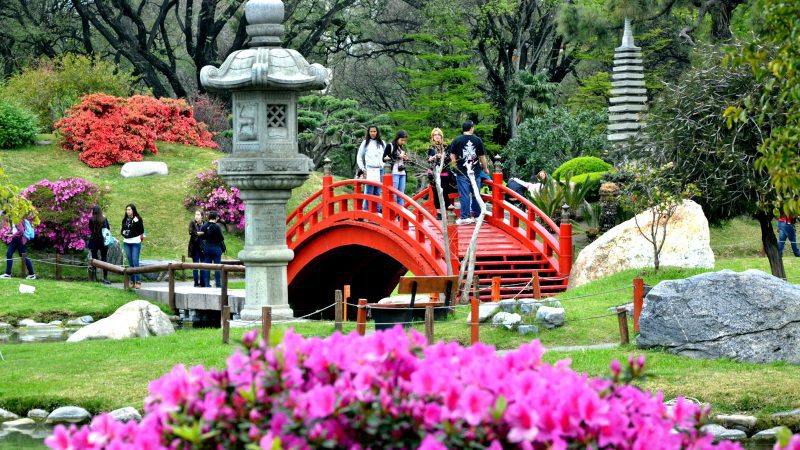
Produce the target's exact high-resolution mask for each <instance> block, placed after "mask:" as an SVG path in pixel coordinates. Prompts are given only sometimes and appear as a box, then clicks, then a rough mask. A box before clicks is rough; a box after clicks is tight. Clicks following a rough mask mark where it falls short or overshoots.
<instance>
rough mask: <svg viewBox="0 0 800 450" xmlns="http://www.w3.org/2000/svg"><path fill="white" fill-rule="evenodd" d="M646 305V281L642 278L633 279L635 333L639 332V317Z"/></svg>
mask: <svg viewBox="0 0 800 450" xmlns="http://www.w3.org/2000/svg"><path fill="white" fill-rule="evenodd" d="M642 305H644V280H643V279H641V278H634V279H633V332H634V333H638V332H639V316H640V315H641V314H642Z"/></svg>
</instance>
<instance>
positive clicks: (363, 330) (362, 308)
mask: <svg viewBox="0 0 800 450" xmlns="http://www.w3.org/2000/svg"><path fill="white" fill-rule="evenodd" d="M356 331H358V334H359V335H361V336H364V335H365V334H367V299H365V298H360V299H358V314H356Z"/></svg>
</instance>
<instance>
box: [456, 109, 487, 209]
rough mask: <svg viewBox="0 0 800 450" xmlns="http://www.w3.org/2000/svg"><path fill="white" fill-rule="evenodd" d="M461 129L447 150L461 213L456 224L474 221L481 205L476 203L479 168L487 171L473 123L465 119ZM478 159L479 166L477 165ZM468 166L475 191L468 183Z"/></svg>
mask: <svg viewBox="0 0 800 450" xmlns="http://www.w3.org/2000/svg"><path fill="white" fill-rule="evenodd" d="M461 131H462V134H461V136H459V137H457V138H455V139H454V140H453V142H452V143H450V147H448V150H447V152H448V153H449V154H450V163H451V165H453V166H455V173H456V184H457V185H458V199H459V202H460V208H461V211H460V212H461V214H460V217H459V219H458V220H456V225H464V224H468V223H474V222H475V219H474V217H478V216H479V215H480V213H481V207H480V205H479V204H478V200H477V196H478V195H481V194H480V191H481V168H483V171H484V172H486V173H487V174H488V173H489V169H488V167H487V165H486V150H484V148H483V140H481V138H479V137H478V136H475V123H474V122H472V121H471V120H467V121H466V122H464V124H463V125H462V126H461ZM479 160H480V166H478V165H477V163H478V161H479ZM468 166H469V167H472V169H473V171H474V172H475V184H477V185H478V190H477V191H473V190H472V183H470V180H469V176H468V174H467V167H468ZM476 166H477V167H476ZM470 213H471V214H472V215H470Z"/></svg>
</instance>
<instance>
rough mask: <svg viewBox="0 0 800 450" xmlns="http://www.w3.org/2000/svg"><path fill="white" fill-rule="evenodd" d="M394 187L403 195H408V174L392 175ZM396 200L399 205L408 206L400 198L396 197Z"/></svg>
mask: <svg viewBox="0 0 800 450" xmlns="http://www.w3.org/2000/svg"><path fill="white" fill-rule="evenodd" d="M392 186H394V188H395V189H397V190H398V191H400V192H402V193H404V194H405V193H406V174H404V173H393V174H392ZM394 200H395V201H396V202H397V204H398V205H400V206H403V205H405V204H406V201H405V200H403V199H402V198H400V197H399V196H397V195H395V196H394Z"/></svg>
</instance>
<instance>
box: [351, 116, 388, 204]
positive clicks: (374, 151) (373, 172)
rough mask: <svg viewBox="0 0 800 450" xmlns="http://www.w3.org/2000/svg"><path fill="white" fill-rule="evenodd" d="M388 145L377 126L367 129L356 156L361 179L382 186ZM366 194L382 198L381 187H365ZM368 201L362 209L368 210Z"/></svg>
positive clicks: (371, 185)
mask: <svg viewBox="0 0 800 450" xmlns="http://www.w3.org/2000/svg"><path fill="white" fill-rule="evenodd" d="M385 147H386V144H384V142H383V141H382V140H381V131H380V130H379V129H378V127H376V126H375V125H370V126H368V127H367V133H366V134H365V135H364V141H363V142H361V145H360V146H359V147H358V153H357V154H356V163H358V170H359V172H360V174H357V175H358V176H359V178H360V177H362V176H363V177H364V179H365V180H367V181H372V182H375V183H378V184H380V182H381V179H382V178H383V154H384V149H385ZM364 193H365V194H367V195H376V196H378V197H380V196H381V188H380V186H379V185H374V184H366V185H364ZM367 206H368V205H367V201H366V200H364V202H363V203H362V205H361V209H362V210H364V211H366V210H367ZM378 212H381V206H380V203H379V204H378Z"/></svg>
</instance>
